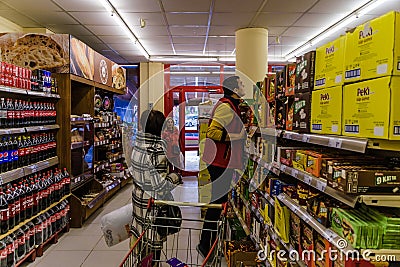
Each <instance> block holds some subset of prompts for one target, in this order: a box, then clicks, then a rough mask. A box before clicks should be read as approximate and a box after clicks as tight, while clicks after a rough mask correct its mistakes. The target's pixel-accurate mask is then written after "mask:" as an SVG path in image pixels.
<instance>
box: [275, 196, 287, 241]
mask: <svg viewBox="0 0 400 267" xmlns="http://www.w3.org/2000/svg"><path fill="white" fill-rule="evenodd" d="M274 229H275V230H276V232H277V233H278V235H279V236H280V238H281V239H282V241H283V242H285V243H289V229H290V210H289V208H288V207H286V206H285V205H283V204H281V203H280V202H279V201H278V200H277V199H276V200H275V222H274Z"/></svg>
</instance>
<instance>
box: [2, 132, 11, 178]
mask: <svg viewBox="0 0 400 267" xmlns="http://www.w3.org/2000/svg"><path fill="white" fill-rule="evenodd" d="M2 143H3V164H2V165H1V172H7V171H8V161H9V155H8V141H7V137H5V136H3V138H2Z"/></svg>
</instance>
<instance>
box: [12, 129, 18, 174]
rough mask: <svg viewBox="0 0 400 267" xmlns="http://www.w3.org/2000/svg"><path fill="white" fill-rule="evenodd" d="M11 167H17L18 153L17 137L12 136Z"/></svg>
mask: <svg viewBox="0 0 400 267" xmlns="http://www.w3.org/2000/svg"><path fill="white" fill-rule="evenodd" d="M11 147H12V159H13V160H12V169H16V168H18V162H19V155H18V139H17V136H14V138H13V141H12V146H11Z"/></svg>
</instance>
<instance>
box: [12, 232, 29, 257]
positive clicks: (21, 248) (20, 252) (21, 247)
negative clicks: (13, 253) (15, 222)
mask: <svg viewBox="0 0 400 267" xmlns="http://www.w3.org/2000/svg"><path fill="white" fill-rule="evenodd" d="M15 237H16V238H17V243H18V249H17V261H19V260H21V259H22V258H23V257H24V256H25V253H26V249H25V233H24V231H23V230H22V229H21V228H19V229H18V230H17V231H16V232H15Z"/></svg>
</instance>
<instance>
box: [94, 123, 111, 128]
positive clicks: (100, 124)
mask: <svg viewBox="0 0 400 267" xmlns="http://www.w3.org/2000/svg"><path fill="white" fill-rule="evenodd" d="M107 127H110V123H109V122H96V123H95V124H94V128H96V129H98V128H107Z"/></svg>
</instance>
